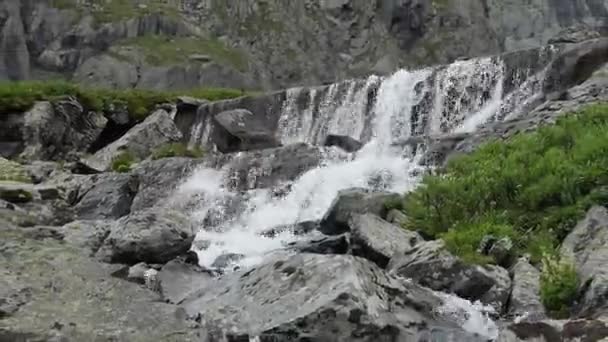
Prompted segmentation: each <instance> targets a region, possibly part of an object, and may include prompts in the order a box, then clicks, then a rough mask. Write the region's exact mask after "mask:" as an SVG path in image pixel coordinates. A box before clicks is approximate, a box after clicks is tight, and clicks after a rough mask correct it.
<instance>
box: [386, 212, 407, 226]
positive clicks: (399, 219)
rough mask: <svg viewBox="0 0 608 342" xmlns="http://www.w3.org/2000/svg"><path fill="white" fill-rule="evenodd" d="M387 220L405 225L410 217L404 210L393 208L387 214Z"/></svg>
mask: <svg viewBox="0 0 608 342" xmlns="http://www.w3.org/2000/svg"><path fill="white" fill-rule="evenodd" d="M386 220H387V221H388V222H390V223H392V224H396V225H398V226H403V225H404V224H405V223H407V221H408V218H407V216H406V215H405V214H404V213H403V212H402V211H400V210H397V209H391V210H390V211H389V212H388V214H386Z"/></svg>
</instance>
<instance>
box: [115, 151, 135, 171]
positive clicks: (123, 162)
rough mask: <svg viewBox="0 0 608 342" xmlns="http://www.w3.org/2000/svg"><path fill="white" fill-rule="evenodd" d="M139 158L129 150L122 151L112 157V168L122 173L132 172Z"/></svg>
mask: <svg viewBox="0 0 608 342" xmlns="http://www.w3.org/2000/svg"><path fill="white" fill-rule="evenodd" d="M136 160H137V158H136V157H135V155H133V153H131V152H129V151H126V150H125V151H122V152H120V153H119V154H118V155H116V156H115V157H114V158H113V159H112V170H114V171H116V172H120V173H125V172H130V171H131V166H132V165H133V163H135V162H136Z"/></svg>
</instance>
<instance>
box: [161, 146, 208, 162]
mask: <svg viewBox="0 0 608 342" xmlns="http://www.w3.org/2000/svg"><path fill="white" fill-rule="evenodd" d="M203 154H204V152H203V150H202V149H201V148H200V147H198V146H196V147H194V148H191V149H190V148H188V146H186V144H184V143H172V144H165V145H162V146H160V147H158V148H157V149H156V150H155V151H154V152H153V153H152V159H153V160H157V159H162V158H169V157H188V158H201V157H202V156H203Z"/></svg>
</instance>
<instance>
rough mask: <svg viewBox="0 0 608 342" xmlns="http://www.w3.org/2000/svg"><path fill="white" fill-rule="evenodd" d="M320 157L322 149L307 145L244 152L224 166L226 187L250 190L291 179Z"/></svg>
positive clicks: (271, 185) (312, 165) (308, 168)
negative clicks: (228, 184)
mask: <svg viewBox="0 0 608 342" xmlns="http://www.w3.org/2000/svg"><path fill="white" fill-rule="evenodd" d="M321 158H322V150H321V149H320V148H318V147H314V146H309V145H307V144H293V145H287V146H284V147H279V148H273V149H265V150H261V151H249V152H244V153H242V154H239V155H238V156H236V157H235V158H234V159H233V160H232V161H231V162H230V164H229V165H228V169H229V171H228V173H229V176H228V177H229V179H230V187H231V188H233V189H236V190H250V189H256V188H270V187H273V186H276V185H278V184H280V183H282V182H286V181H293V180H294V179H297V178H298V176H300V175H301V174H303V173H304V172H306V171H308V170H310V169H312V168H314V167H316V166H317V165H318V164H319V162H320V161H321Z"/></svg>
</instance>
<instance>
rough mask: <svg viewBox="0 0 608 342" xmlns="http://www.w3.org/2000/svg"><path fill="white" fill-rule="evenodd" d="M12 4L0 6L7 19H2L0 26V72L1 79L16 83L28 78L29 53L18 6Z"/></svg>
mask: <svg viewBox="0 0 608 342" xmlns="http://www.w3.org/2000/svg"><path fill="white" fill-rule="evenodd" d="M13 4H15V3H12V4H11V3H6V4H3V5H4V6H2V7H5V8H2V10H6V11H7V13H6V14H8V18H3V19H4V20H2V21H3V24H2V25H0V27H1V28H2V30H1V31H0V48H1V49H2V51H4V52H5V53H3V54H2V57H1V58H0V72H2V76H3V77H2V78H8V79H9V80H14V81H17V80H25V79H28V78H29V77H30V53H29V50H28V47H27V38H26V32H25V27H24V20H23V18H22V17H21V11H20V10H19V6H18V5H17V6H13ZM17 4H18V3H17Z"/></svg>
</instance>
